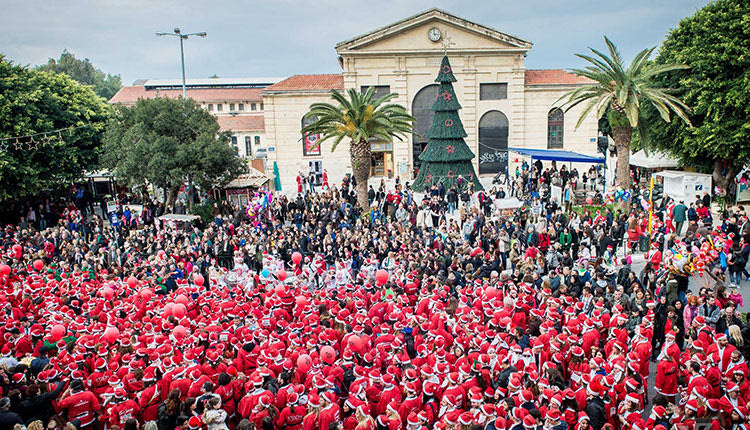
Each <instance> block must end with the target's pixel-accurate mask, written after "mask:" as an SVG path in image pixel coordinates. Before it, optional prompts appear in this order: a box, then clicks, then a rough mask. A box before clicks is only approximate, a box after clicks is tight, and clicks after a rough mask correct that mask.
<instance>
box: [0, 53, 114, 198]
mask: <svg viewBox="0 0 750 430" xmlns="http://www.w3.org/2000/svg"><path fill="white" fill-rule="evenodd" d="M110 112H111V109H110V106H109V105H108V104H107V103H106V102H105V101H104V100H103V99H102V98H101V97H98V96H97V95H96V94H95V93H94V91H93V90H92V89H91V88H89V87H86V86H83V85H80V84H79V83H78V82H76V81H74V80H73V79H71V78H70V77H68V76H66V75H64V74H61V73H51V72H42V71H38V70H30V69H28V68H26V67H22V66H19V65H16V64H13V63H12V62H11V61H9V60H7V59H6V58H5V57H4V56H2V55H1V54H0V138H8V137H14V136H25V135H32V134H38V133H44V132H49V131H52V130H60V129H67V128H69V127H77V128H75V129H72V130H69V131H63V132H61V133H56V134H54V135H49V136H46V137H45V136H36V137H34V138H33V140H32V139H31V138H23V139H19V140H18V144H16V140H15V139H11V140H10V141H5V145H3V147H2V148H0V202H8V201H18V200H21V199H24V198H28V197H32V196H36V195H38V194H39V193H40V192H42V191H44V190H58V189H61V188H63V187H65V186H68V185H70V183H71V182H74V181H76V180H78V179H80V178H81V176H82V175H83V172H84V171H86V170H90V169H93V168H94V167H95V166H96V164H97V160H98V154H99V148H100V145H101V142H102V138H103V136H104V128H105V124H106V121H107V118H108V117H109V114H110Z"/></svg>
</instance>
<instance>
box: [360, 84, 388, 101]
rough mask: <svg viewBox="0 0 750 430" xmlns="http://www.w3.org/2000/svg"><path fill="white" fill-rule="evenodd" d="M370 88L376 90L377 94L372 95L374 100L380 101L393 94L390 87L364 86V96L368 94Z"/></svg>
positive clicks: (362, 89)
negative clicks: (381, 98)
mask: <svg viewBox="0 0 750 430" xmlns="http://www.w3.org/2000/svg"><path fill="white" fill-rule="evenodd" d="M370 87H373V88H374V89H375V92H374V93H373V95H372V97H373V99H379V98H380V97H383V96H387V95H388V94H390V93H391V86H390V85H362V87H360V90H361V91H362V94H364V93H366V92H367V90H368V89H369V88H370Z"/></svg>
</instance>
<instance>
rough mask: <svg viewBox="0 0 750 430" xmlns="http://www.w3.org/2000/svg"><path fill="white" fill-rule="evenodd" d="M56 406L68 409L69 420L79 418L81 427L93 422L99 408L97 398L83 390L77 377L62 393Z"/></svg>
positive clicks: (87, 426)
mask: <svg viewBox="0 0 750 430" xmlns="http://www.w3.org/2000/svg"><path fill="white" fill-rule="evenodd" d="M58 407H59V408H60V409H67V410H68V420H69V421H72V420H75V419H77V420H80V422H81V427H80V428H81V429H85V428H89V427H90V426H91V425H92V424H94V420H95V419H96V413H98V412H99V411H100V410H101V405H100V403H99V399H97V398H96V396H95V395H94V393H92V392H91V391H87V390H84V389H83V383H82V382H81V381H80V380H77V379H76V380H74V381H72V382H71V383H70V388H68V390H67V391H66V392H65V394H63V396H62V398H61V399H60V401H59V402H58Z"/></svg>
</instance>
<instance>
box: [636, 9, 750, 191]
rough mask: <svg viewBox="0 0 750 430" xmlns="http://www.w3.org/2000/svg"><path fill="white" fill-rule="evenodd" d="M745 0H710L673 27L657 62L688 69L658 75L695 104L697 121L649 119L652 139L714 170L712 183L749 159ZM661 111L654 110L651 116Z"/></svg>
mask: <svg viewBox="0 0 750 430" xmlns="http://www.w3.org/2000/svg"><path fill="white" fill-rule="evenodd" d="M748 10H750V9H748V3H747V1H744V0H719V1H714V2H711V3H709V4H708V5H707V6H705V7H704V8H702V9H700V10H699V11H697V12H696V13H695V14H694V15H693V16H691V17H688V18H685V19H683V20H682V21H680V23H679V25H678V26H677V28H675V29H673V30H671V31H670V33H669V35H668V36H667V38H666V40H665V41H664V43H663V45H662V48H661V50H660V52H659V55H658V57H657V58H656V62H657V63H658V64H659V65H663V64H671V63H682V64H687V65H689V66H690V69H685V70H678V71H676V72H674V73H671V74H669V75H663V76H658V77H657V84H658V85H660V86H664V87H670V88H675V89H676V90H677V91H679V94H680V97H681V98H682V100H683V101H684V102H685V103H687V104H688V105H690V106H691V107H692V109H693V114H692V116H691V120H692V123H693V127H686V126H685V125H684V124H682V123H669V124H664V123H659V122H654V121H651V122H650V123H649V125H650V127H649V140H650V142H651V144H652V145H654V146H656V147H660V148H663V149H666V150H668V151H670V152H671V153H673V154H675V155H677V156H679V157H681V158H682V160H683V161H684V164H685V165H689V166H698V167H702V168H703V169H705V170H706V171H713V179H714V184H716V185H718V186H720V187H721V188H722V190H727V188H728V185H729V181H730V180H731V179H732V178H734V177H735V176H736V175H737V173H739V172H740V171H741V169H742V167H743V166H745V165H747V164H748V163H750V121H748V118H750V55H749V54H748V53H750V13H748ZM656 115H658V113H657V112H655V111H651V112H650V113H649V118H653V117H655V116H656Z"/></svg>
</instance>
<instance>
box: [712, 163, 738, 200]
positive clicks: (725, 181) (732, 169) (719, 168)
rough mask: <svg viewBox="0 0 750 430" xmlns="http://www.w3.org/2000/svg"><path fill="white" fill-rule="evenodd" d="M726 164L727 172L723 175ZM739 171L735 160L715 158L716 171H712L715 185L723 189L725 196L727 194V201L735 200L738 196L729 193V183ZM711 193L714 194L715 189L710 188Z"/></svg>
mask: <svg viewBox="0 0 750 430" xmlns="http://www.w3.org/2000/svg"><path fill="white" fill-rule="evenodd" d="M725 166H726V169H727V174H726V175H723V174H722V172H723V171H724V168H725ZM738 173H739V169H738V168H737V167H736V166H735V164H734V163H733V160H731V159H730V160H715V161H714V171H713V172H712V175H711V176H712V179H713V181H714V185H715V186H718V187H719V188H721V191H722V193H723V195H724V196H726V199H727V201H731V202H734V199H735V198H736V195H729V184H730V182H731V181H732V179H733V178H734V177H735V176H737V174H738ZM708 193H709V194H713V190H708Z"/></svg>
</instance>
